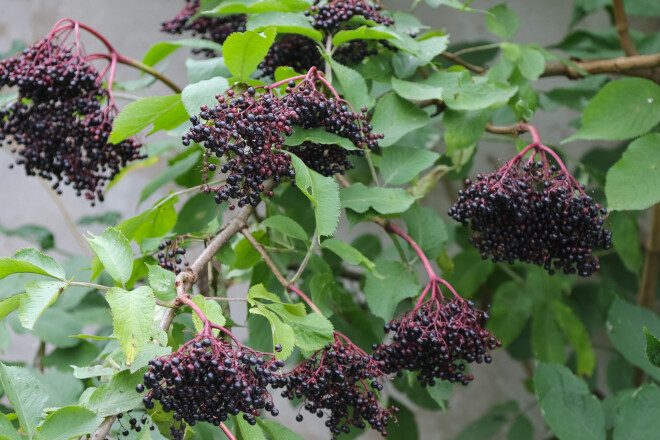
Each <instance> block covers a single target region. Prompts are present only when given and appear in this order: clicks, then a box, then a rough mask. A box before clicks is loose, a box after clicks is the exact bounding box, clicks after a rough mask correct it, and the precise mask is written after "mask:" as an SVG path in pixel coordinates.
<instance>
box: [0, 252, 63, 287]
mask: <svg viewBox="0 0 660 440" xmlns="http://www.w3.org/2000/svg"><path fill="white" fill-rule="evenodd" d="M14 273H36V274H39V275H46V276H49V277H53V278H58V279H60V280H64V277H65V273H64V269H63V268H62V266H60V265H59V264H58V263H57V261H55V260H54V259H53V258H51V257H48V256H46V255H44V254H42V253H41V252H39V251H38V250H36V249H34V248H26V249H21V250H20V251H18V252H16V253H15V254H14V255H12V256H11V257H3V258H0V280H1V279H3V278H4V277H6V276H8V275H11V274H14Z"/></svg>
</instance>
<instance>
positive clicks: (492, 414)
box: [456, 400, 518, 440]
mask: <svg viewBox="0 0 660 440" xmlns="http://www.w3.org/2000/svg"><path fill="white" fill-rule="evenodd" d="M517 411H518V404H517V403H516V402H515V401H513V400H507V401H506V402H502V403H498V404H495V405H493V406H492V407H491V408H490V409H489V410H488V412H487V413H486V415H485V416H483V417H482V418H480V419H479V420H477V421H475V422H472V423H470V424H469V425H468V426H466V427H465V429H463V430H462V431H461V433H460V434H458V436H457V437H456V440H472V439H479V440H489V439H491V438H493V437H494V436H495V434H497V433H498V432H500V431H501V430H502V428H503V427H504V425H505V424H506V423H507V422H508V421H509V420H508V417H509V416H510V415H511V414H512V413H515V412H517Z"/></svg>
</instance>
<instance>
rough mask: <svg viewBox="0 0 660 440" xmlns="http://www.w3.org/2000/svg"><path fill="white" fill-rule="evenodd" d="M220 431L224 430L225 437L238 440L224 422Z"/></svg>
mask: <svg viewBox="0 0 660 440" xmlns="http://www.w3.org/2000/svg"><path fill="white" fill-rule="evenodd" d="M220 429H222V432H224V433H225V435H226V436H227V438H228V439H229V440H236V437H234V434H232V433H231V431H230V430H229V428H227V425H225V424H224V423H222V422H220Z"/></svg>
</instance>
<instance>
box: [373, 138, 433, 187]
mask: <svg viewBox="0 0 660 440" xmlns="http://www.w3.org/2000/svg"><path fill="white" fill-rule="evenodd" d="M439 158H440V155H439V154H438V153H435V152H433V151H428V150H422V149H419V148H408V147H398V146H392V147H390V148H385V149H383V155H382V158H381V161H380V171H381V172H382V174H383V179H384V181H385V184H386V185H402V184H404V183H407V182H409V181H410V180H412V179H413V178H414V177H415V176H417V175H418V174H419V173H421V172H422V171H424V170H425V169H427V168H428V167H430V166H432V165H433V163H434V162H435V161H436V160H438V159H439Z"/></svg>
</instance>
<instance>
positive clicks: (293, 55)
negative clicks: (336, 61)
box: [259, 34, 323, 78]
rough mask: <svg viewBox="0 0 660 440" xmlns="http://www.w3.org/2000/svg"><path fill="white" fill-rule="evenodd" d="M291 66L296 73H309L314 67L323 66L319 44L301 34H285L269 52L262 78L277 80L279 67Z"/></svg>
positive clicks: (264, 60) (261, 66)
mask: <svg viewBox="0 0 660 440" xmlns="http://www.w3.org/2000/svg"><path fill="white" fill-rule="evenodd" d="M282 66H289V67H291V68H292V69H293V70H295V71H296V72H307V71H308V70H309V69H311V68H312V67H316V68H318V69H320V68H321V66H323V58H321V53H320V52H319V50H318V47H317V44H316V42H315V41H314V40H312V39H311V38H309V37H306V36H304V35H300V34H285V35H283V36H282V37H281V38H280V39H279V40H278V41H276V42H275V43H273V45H272V46H271V47H270V49H269V50H268V53H267V54H266V57H265V58H264V59H263V61H262V62H261V64H259V68H260V69H261V75H262V76H264V77H265V76H269V77H271V78H275V71H276V70H277V68H278V67H282Z"/></svg>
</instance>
